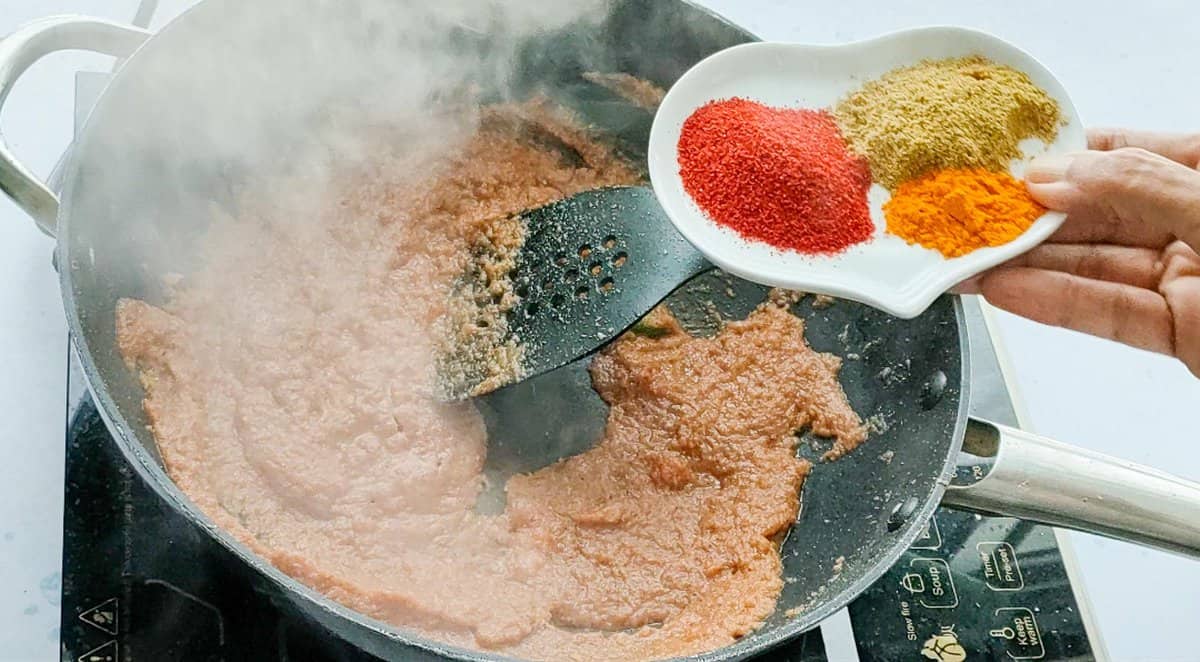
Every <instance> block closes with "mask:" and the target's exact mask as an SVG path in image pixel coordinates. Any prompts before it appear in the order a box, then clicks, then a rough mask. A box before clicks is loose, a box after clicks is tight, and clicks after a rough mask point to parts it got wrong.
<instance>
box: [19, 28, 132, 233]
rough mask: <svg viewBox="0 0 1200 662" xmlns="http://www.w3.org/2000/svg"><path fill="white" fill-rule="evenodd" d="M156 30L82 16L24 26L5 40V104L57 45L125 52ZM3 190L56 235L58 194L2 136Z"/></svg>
mask: <svg viewBox="0 0 1200 662" xmlns="http://www.w3.org/2000/svg"><path fill="white" fill-rule="evenodd" d="M150 35H151V33H150V32H149V31H147V30H143V29H141V28H135V27H132V26H128V25H122V24H120V23H113V22H111V21H105V20H102V19H96V18H85V17H82V16H52V17H49V18H43V19H41V20H37V21H34V22H32V23H29V24H28V25H25V26H23V27H20V28H18V29H17V30H16V32H13V33H12V34H10V35H8V36H7V37H5V38H4V39H3V40H0V110H2V109H3V106H4V101H5V99H7V98H8V93H9V92H11V91H12V88H13V85H14V84H15V83H16V82H17V79H18V78H20V77H21V74H22V73H24V72H25V70H26V69H28V68H29V66H30V65H32V64H33V63H34V62H36V61H38V60H39V59H41V58H42V57H43V56H46V55H49V54H50V53H53V52H55V51H62V50H68V49H84V50H90V51H96V52H98V53H103V54H105V55H112V56H114V57H126V56H128V55H129V54H131V53H133V51H135V50H137V48H138V46H141V45H142V43H143V42H145V41H146V39H147V38H148V37H149V36H150ZM0 190H2V191H4V192H5V193H7V194H8V196H9V197H10V198H12V199H13V201H14V202H16V203H17V205H19V206H20V207H21V208H22V209H24V210H25V212H26V213H28V214H29V215H30V216H32V217H33V220H34V221H35V222H36V223H37V225H38V228H39V229H41V231H42V232H45V233H46V234H47V235H50V236H54V229H55V224H56V222H57V217H58V196H56V195H54V192H53V191H51V190H50V188H49V187H48V186H46V184H45V182H43V181H42V180H41V179H38V177H37V175H35V174H33V172H32V171H31V170H29V168H27V167H25V166H24V165H22V164H21V163H20V162H19V161H17V158H16V156H14V155H13V153H12V151H11V150H10V149H9V148H8V144H7V143H5V142H4V140H3V137H0Z"/></svg>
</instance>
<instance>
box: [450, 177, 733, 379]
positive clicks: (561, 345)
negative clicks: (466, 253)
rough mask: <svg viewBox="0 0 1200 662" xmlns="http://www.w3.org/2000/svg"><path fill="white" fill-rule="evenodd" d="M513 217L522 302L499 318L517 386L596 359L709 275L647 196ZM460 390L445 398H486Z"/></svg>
mask: <svg viewBox="0 0 1200 662" xmlns="http://www.w3.org/2000/svg"><path fill="white" fill-rule="evenodd" d="M521 217H522V218H523V219H524V220H525V222H526V223H527V226H526V236H525V242H524V245H523V246H522V247H521V249H520V251H519V253H518V255H517V258H516V269H515V271H514V272H513V274H512V275H511V278H512V286H513V290H514V291H515V293H516V294H517V296H518V297H519V298H520V299H519V302H518V303H517V304H516V305H515V306H514V307H513V308H512V309H511V310H510V311H509V312H508V314H507V322H508V329H509V332H510V334H511V336H512V337H513V338H515V339H516V341H517V342H518V344H519V346H520V347H521V348H522V354H523V356H522V359H521V370H520V379H527V378H529V377H533V376H536V375H539V374H542V373H545V372H548V371H550V370H553V369H555V368H558V367H561V366H564V365H566V364H568V363H571V362H572V361H575V360H576V359H579V358H581V357H584V356H587V355H588V354H591V353H592V352H595V351H596V350H598V349H600V348H601V347H603V346H604V345H605V344H607V343H608V342H609V341H610V340H612V339H613V338H615V337H616V336H617V335H619V334H620V333H622V332H623V331H625V330H626V329H628V328H629V327H630V326H632V325H633V324H634V323H636V322H637V321H638V320H639V319H641V318H642V317H643V316H644V315H645V314H646V313H647V312H649V311H650V310H651V309H653V308H654V306H656V305H657V304H658V303H659V302H661V301H662V300H663V299H664V298H666V297H667V295H669V294H670V293H671V292H673V291H675V289H676V288H678V287H679V286H680V285H682V284H683V283H685V282H687V281H688V280H689V279H691V278H692V277H693V276H696V275H697V274H700V273H702V272H704V271H707V270H709V269H711V268H713V265H712V264H711V263H709V262H708V261H707V260H706V259H704V257H703V256H702V255H701V254H700V253H699V252H698V251H696V249H695V248H693V247H692V245H691V244H690V243H688V241H687V240H686V239H684V238H683V237H682V236H681V235H680V234H679V232H678V231H677V230H676V229H675V226H674V225H672V224H671V221H670V220H669V219H668V218H667V216H666V214H665V213H664V212H663V211H662V209H661V208H660V207H659V205H658V202H657V200H656V198H655V196H654V193H653V191H651V190H650V189H648V188H645V187H639V186H622V187H612V188H604V189H596V190H592V191H585V192H583V193H579V194H577V195H574V196H572V197H570V198H566V199H563V200H559V201H557V202H553V203H551V204H548V205H546V206H544V207H539V208H537V209H533V210H529V211H526V212H524V213H522V214H521ZM515 379H516V378H514V381H515ZM503 385H505V384H503V383H499V384H493V385H492V388H495V387H498V386H503ZM466 386H467V387H466V388H465V389H464V388H461V387H458V388H455V389H454V391H452V392H451V393H450V394H449V395H451V396H452V397H463V396H465V395H468V394H469V395H482V394H483V393H485V392H487V391H488V390H491V388H483V389H479V388H476V387H477V385H476V384H471V385H466Z"/></svg>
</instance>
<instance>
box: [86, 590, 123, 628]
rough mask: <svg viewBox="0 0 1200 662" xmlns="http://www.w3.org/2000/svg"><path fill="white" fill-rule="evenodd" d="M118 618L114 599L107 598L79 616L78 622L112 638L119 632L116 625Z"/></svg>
mask: <svg viewBox="0 0 1200 662" xmlns="http://www.w3.org/2000/svg"><path fill="white" fill-rule="evenodd" d="M118 618H119V616H118V614H117V599H116V598H109V599H107V600H105V601H104V602H101V603H100V604H98V605H96V606H95V607H92V608H91V609H88V610H87V611H85V612H83V613H82V614H80V615H79V620H81V621H83V622H84V623H87V624H88V625H91V626H93V627H95V628H97V629H99V630H100V631H101V632H104V633H105V634H111V635H113V636H114V637H115V636H117V632H118V631H119V630H120V628H119V627H118V623H117V619H118Z"/></svg>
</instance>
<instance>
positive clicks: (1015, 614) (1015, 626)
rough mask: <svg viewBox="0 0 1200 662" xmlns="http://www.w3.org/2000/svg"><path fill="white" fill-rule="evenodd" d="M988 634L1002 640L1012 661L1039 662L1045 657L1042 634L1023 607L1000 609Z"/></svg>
mask: <svg viewBox="0 0 1200 662" xmlns="http://www.w3.org/2000/svg"><path fill="white" fill-rule="evenodd" d="M994 614H995V618H994V619H993V627H992V629H991V630H989V631H988V634H989V635H991V636H992V637H995V638H997V639H1003V640H1004V645H1005V652H1006V653H1008V656H1009V657H1010V658H1012V659H1014V660H1040V659H1042V657H1044V656H1045V655H1046V648H1045V646H1043V645H1042V632H1041V630H1039V629H1038V624H1037V619H1036V618H1035V617H1034V615H1033V612H1032V611H1031V610H1029V609H1026V608H1025V607H1001V608H999V609H997V610H996V611H995V612H994Z"/></svg>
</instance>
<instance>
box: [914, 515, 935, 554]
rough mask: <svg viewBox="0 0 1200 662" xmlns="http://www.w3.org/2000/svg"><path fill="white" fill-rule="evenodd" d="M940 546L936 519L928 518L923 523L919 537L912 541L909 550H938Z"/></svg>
mask: <svg viewBox="0 0 1200 662" xmlns="http://www.w3.org/2000/svg"><path fill="white" fill-rule="evenodd" d="M941 546H942V532H941V531H939V530H938V523H937V518H936V517H930V518H929V521H928V522H926V523H925V529H924V530H923V531H922V532H921V536H920V537H919V538H917V539H916V540H914V541H913V544H912V545H910V546H909V548H910V549H938V548H939V547H941Z"/></svg>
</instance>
